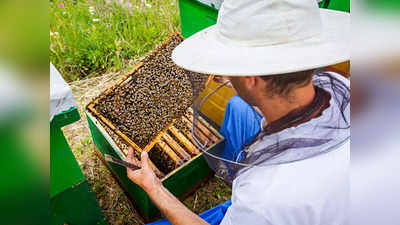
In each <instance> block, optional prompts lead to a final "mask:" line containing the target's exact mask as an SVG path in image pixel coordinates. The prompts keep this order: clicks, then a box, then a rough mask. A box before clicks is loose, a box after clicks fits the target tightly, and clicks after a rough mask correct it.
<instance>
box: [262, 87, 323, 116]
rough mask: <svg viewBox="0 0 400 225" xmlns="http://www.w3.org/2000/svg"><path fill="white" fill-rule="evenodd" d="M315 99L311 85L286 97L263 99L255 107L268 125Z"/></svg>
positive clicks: (298, 89)
mask: <svg viewBox="0 0 400 225" xmlns="http://www.w3.org/2000/svg"><path fill="white" fill-rule="evenodd" d="M314 97H315V89H314V86H313V84H312V83H310V84H309V85H307V86H304V87H301V88H297V89H295V90H293V91H292V92H291V93H290V95H289V96H288V97H280V96H274V97H272V98H264V99H263V101H261V102H260V103H259V104H258V105H257V106H258V108H259V109H260V111H261V112H262V115H263V116H264V117H265V119H266V120H267V122H268V123H271V122H273V121H275V120H278V119H280V118H282V117H283V116H285V115H286V114H288V113H289V112H291V111H293V110H295V109H299V108H303V107H305V106H307V105H309V104H310V103H311V102H312V101H313V99H314Z"/></svg>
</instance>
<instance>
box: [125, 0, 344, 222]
mask: <svg viewBox="0 0 400 225" xmlns="http://www.w3.org/2000/svg"><path fill="white" fill-rule="evenodd" d="M349 24H350V18H349V14H347V13H343V12H338V11H331V10H326V9H319V8H318V5H317V2H316V1H315V0H240V1H238V0H226V1H224V3H223V4H222V6H221V9H220V11H219V16H218V21H217V24H216V25H215V26H211V27H209V28H206V29H204V30H202V31H200V32H198V33H197V34H195V35H193V36H191V37H189V38H188V39H186V40H185V41H183V42H182V43H181V44H180V45H179V46H177V47H176V49H175V50H174V52H173V54H172V59H173V60H174V62H175V63H176V64H177V65H178V66H180V67H183V68H185V69H187V70H191V71H194V72H199V73H203V74H216V75H222V76H227V77H228V79H229V80H230V82H231V84H232V86H233V87H234V89H235V90H236V91H237V93H238V95H237V96H234V97H233V98H232V99H231V100H230V101H229V103H228V106H227V109H226V112H225V118H224V122H223V125H222V128H221V132H222V134H223V135H224V136H225V138H226V143H225V149H224V151H223V153H222V154H221V155H215V160H216V163H215V165H219V166H220V169H218V170H217V171H216V172H217V175H220V176H222V177H224V178H225V179H226V180H231V181H232V199H231V202H227V203H225V204H224V205H223V206H224V207H225V208H224V209H222V212H223V216H221V218H220V219H218V218H217V219H216V218H215V217H212V216H211V217H210V216H209V215H210V214H208V217H207V216H206V215H201V216H198V215H196V214H195V213H193V212H191V211H190V210H189V209H187V208H186V207H185V206H184V205H183V204H182V203H181V202H180V201H179V200H177V199H176V198H175V197H174V196H173V195H172V194H171V193H170V192H168V190H166V189H165V188H164V187H163V186H162V184H161V182H160V180H159V179H158V178H157V177H156V176H155V175H154V173H153V171H152V170H151V168H150V166H149V164H148V162H147V159H148V156H147V153H143V154H142V161H141V166H142V169H140V170H138V171H131V170H129V169H128V171H127V172H128V177H129V178H130V179H131V180H132V181H133V182H135V183H136V184H138V185H139V186H141V187H142V188H143V189H144V190H145V191H146V192H147V193H148V195H149V196H150V198H151V199H152V200H153V202H154V203H155V204H156V205H157V207H158V208H159V209H160V210H161V212H162V213H163V214H164V215H165V216H166V218H167V219H168V220H169V221H170V222H171V223H172V224H182V225H183V224H185V225H186V224H208V223H212V224H219V223H221V224H224V225H227V224H246V225H247V224H252V225H254V224H274V225H303V224H304V225H316V224H319V225H341V224H345V223H346V219H347V218H346V215H347V204H348V199H347V197H348V191H349V190H348V189H349V184H348V166H349V150H350V141H349V140H350V87H349V81H348V80H347V79H346V78H343V77H341V76H340V75H338V74H335V73H328V72H321V70H317V68H321V67H325V66H328V65H332V64H336V63H340V62H343V61H346V60H348V59H349V49H348V46H347V39H348V35H349V33H348V32H349ZM253 107H257V108H258V109H259V110H260V112H261V113H258V112H257V111H255V110H254V108H253ZM128 158H129V160H130V161H131V162H132V163H134V159H133V156H132V151H130V154H129V156H128ZM208 158H210V157H208ZM218 160H220V161H221V160H222V161H223V163H218V162H217V161H218ZM235 163H236V164H235ZM230 164H231V165H230ZM232 165H234V166H232ZM224 166H225V167H224ZM224 170H226V171H224Z"/></svg>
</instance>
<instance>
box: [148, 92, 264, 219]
mask: <svg viewBox="0 0 400 225" xmlns="http://www.w3.org/2000/svg"><path fill="white" fill-rule="evenodd" d="M261 119H262V116H261V115H260V114H258V113H257V112H256V111H255V110H254V108H253V107H251V106H250V105H249V104H247V102H245V101H244V100H243V99H242V98H241V97H239V96H238V95H235V96H233V97H232V98H231V99H230V100H229V101H228V104H227V106H226V110H225V116H224V122H223V123H222V127H221V130H220V133H221V134H222V135H223V136H224V137H225V147H224V151H223V153H222V157H224V158H226V159H229V160H232V161H236V160H240V158H241V154H240V153H241V151H242V148H243V146H244V145H246V144H247V143H249V142H250V141H251V140H252V139H253V138H254V136H255V135H257V134H258V132H259V131H260V129H261ZM231 204H232V203H231V200H228V201H227V202H225V203H222V204H220V205H218V206H216V207H214V208H212V209H209V210H207V211H205V212H203V213H201V214H199V216H200V217H201V218H203V219H204V220H205V221H207V222H208V223H209V224H211V225H218V224H220V223H221V221H222V218H224V215H225V213H226V211H227V210H228V208H229V206H230V205H231ZM150 224H151V225H169V224H171V223H169V221H168V220H166V219H163V220H159V221H157V222H154V223H150Z"/></svg>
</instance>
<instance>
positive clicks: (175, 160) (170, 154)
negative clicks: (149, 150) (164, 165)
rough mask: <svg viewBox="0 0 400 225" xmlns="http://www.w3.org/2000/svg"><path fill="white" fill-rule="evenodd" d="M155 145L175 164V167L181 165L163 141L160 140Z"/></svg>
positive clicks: (177, 157)
mask: <svg viewBox="0 0 400 225" xmlns="http://www.w3.org/2000/svg"><path fill="white" fill-rule="evenodd" d="M157 144H158V146H160V148H161V149H162V150H163V151H164V152H165V153H166V154H167V155H168V156H169V157H170V158H171V159H172V160H173V161H174V162H175V165H176V166H177V167H178V166H180V165H182V164H183V160H182V159H181V158H179V156H177V155H176V154H175V152H174V151H173V150H172V149H171V148H170V147H169V146H168V145H167V144H166V143H165V142H164V141H162V140H161V139H160V140H158V142H157Z"/></svg>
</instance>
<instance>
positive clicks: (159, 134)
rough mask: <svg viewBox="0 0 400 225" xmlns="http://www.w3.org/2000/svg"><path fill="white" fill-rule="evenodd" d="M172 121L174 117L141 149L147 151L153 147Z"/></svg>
mask: <svg viewBox="0 0 400 225" xmlns="http://www.w3.org/2000/svg"><path fill="white" fill-rule="evenodd" d="M174 122H175V119H173V120H172V122H171V123H170V124H168V126H166V127H165V128H164V129H163V130H162V131H161V132H160V133H158V135H157V136H156V137H155V138H153V140H152V141H151V142H150V143H149V144H147V145H146V146H145V147H144V149H143V151H146V152H149V151H150V150H151V149H152V148H153V147H154V145H155V144H156V143H157V142H158V141H159V140H160V139H161V137H162V136H163V135H164V134H165V132H167V130H168V129H169V128H170V127H171V126H172V125H173V124H174Z"/></svg>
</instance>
